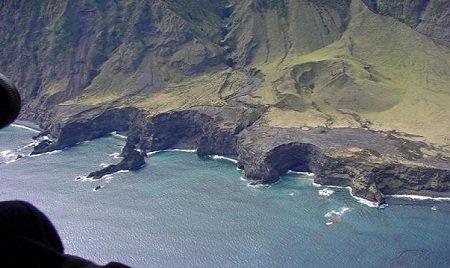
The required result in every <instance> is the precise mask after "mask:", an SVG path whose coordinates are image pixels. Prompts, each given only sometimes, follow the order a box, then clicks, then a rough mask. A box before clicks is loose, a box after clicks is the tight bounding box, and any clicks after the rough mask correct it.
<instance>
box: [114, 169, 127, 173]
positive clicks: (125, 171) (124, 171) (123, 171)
mask: <svg viewBox="0 0 450 268" xmlns="http://www.w3.org/2000/svg"><path fill="white" fill-rule="evenodd" d="M128 172H130V171H129V170H128V169H125V170H119V171H117V172H116V173H128Z"/></svg>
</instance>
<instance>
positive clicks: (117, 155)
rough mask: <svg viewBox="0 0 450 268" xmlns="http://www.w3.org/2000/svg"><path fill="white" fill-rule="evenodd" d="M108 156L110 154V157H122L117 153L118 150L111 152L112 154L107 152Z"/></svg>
mask: <svg viewBox="0 0 450 268" xmlns="http://www.w3.org/2000/svg"><path fill="white" fill-rule="evenodd" d="M108 156H112V157H114V158H122V157H121V156H120V153H119V152H115V153H112V154H108Z"/></svg>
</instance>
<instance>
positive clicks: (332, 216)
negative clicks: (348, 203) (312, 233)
mask: <svg viewBox="0 0 450 268" xmlns="http://www.w3.org/2000/svg"><path fill="white" fill-rule="evenodd" d="M350 211H351V209H350V208H348V207H342V208H341V209H340V210H339V211H336V210H331V211H328V212H327V213H326V214H325V215H324V217H325V218H327V219H328V222H331V223H330V224H328V222H327V223H326V224H327V225H331V224H333V223H335V222H337V221H340V220H341V218H342V216H343V215H344V214H345V213H347V212H350Z"/></svg>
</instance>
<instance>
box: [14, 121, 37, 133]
mask: <svg viewBox="0 0 450 268" xmlns="http://www.w3.org/2000/svg"><path fill="white" fill-rule="evenodd" d="M10 126H12V127H17V128H22V129H26V130H29V131H32V132H35V133H41V132H42V129H41V128H40V127H39V126H38V125H36V124H34V123H33V122H29V121H20V120H16V121H15V123H13V124H11V125H10Z"/></svg>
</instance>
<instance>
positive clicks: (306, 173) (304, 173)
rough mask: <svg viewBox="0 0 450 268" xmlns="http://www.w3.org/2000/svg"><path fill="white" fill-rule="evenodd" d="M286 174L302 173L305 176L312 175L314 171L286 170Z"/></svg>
mask: <svg viewBox="0 0 450 268" xmlns="http://www.w3.org/2000/svg"><path fill="white" fill-rule="evenodd" d="M286 173H287V174H298V175H302V176H306V177H314V173H311V172H300V171H293V170H288V172H286Z"/></svg>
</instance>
